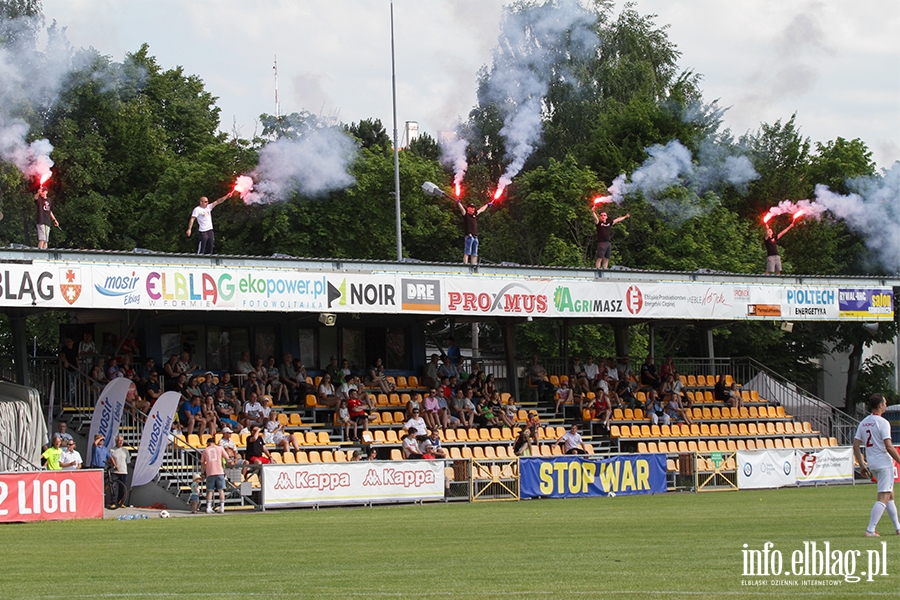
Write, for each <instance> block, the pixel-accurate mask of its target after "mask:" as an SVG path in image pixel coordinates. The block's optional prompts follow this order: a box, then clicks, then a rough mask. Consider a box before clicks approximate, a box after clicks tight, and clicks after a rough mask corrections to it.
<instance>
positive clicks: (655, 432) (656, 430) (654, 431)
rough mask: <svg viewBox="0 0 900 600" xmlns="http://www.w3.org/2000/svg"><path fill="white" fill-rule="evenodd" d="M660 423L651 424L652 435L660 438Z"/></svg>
mask: <svg viewBox="0 0 900 600" xmlns="http://www.w3.org/2000/svg"><path fill="white" fill-rule="evenodd" d="M660 435H661V434H660V432H659V425H651V426H650V437H654V438H658V437H659V436H660Z"/></svg>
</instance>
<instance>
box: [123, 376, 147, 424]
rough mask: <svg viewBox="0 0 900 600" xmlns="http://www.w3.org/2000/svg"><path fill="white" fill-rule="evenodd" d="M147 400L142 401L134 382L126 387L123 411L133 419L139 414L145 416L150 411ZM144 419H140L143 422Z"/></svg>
mask: <svg viewBox="0 0 900 600" xmlns="http://www.w3.org/2000/svg"><path fill="white" fill-rule="evenodd" d="M150 406H152V405H151V404H150V401H149V400H144V399H143V398H141V397H140V395H139V394H138V390H137V386H136V385H135V384H134V382H132V383H131V385H130V386H128V391H127V392H125V410H127V411H128V412H129V413H130V414H131V416H132V417H133V418H135V419H136V418H138V414H139V413H144V414H145V415H146V414H147V413H148V412H149V411H150ZM143 418H144V417H141V419H142V420H143Z"/></svg>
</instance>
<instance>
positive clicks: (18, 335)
mask: <svg viewBox="0 0 900 600" xmlns="http://www.w3.org/2000/svg"><path fill="white" fill-rule="evenodd" d="M9 325H10V329H12V337H13V361H15V365H16V383H18V384H19V385H25V386H30V385H31V377H30V375H29V372H28V361H29V358H28V335H27V333H26V331H25V317H24V316H20V315H18V314H15V313H9Z"/></svg>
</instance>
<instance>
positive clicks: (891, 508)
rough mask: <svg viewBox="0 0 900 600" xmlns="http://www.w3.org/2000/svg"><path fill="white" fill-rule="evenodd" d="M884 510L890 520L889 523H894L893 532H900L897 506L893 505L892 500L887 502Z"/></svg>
mask: <svg viewBox="0 0 900 600" xmlns="http://www.w3.org/2000/svg"><path fill="white" fill-rule="evenodd" d="M885 509H886V510H887V514H888V516H889V517H890V518H891V521H892V522H893V523H894V531H900V518H898V517H897V505H896V504H894V501H893V500H889V501H888V503H887V505H886V506H885Z"/></svg>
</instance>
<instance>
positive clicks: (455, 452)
mask: <svg viewBox="0 0 900 600" xmlns="http://www.w3.org/2000/svg"><path fill="white" fill-rule="evenodd" d="M450 458H453V459H456V460H459V459H461V458H462V454H461V453H460V451H459V447H457V446H453V447H452V448H450Z"/></svg>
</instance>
